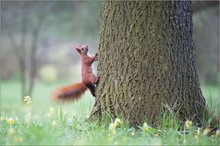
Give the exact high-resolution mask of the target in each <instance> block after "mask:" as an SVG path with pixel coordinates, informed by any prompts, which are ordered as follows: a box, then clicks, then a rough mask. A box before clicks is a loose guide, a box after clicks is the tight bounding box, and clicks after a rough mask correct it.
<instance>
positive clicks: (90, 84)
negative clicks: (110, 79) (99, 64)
mask: <svg viewBox="0 0 220 146" xmlns="http://www.w3.org/2000/svg"><path fill="white" fill-rule="evenodd" d="M75 49H76V51H77V52H78V53H79V54H80V55H81V59H82V82H80V83H75V84H72V85H69V86H64V87H61V88H58V89H57V90H55V91H53V92H52V94H51V98H52V100H54V101H63V102H65V101H76V100H78V99H80V98H81V97H82V95H83V93H84V92H85V91H86V90H87V88H89V89H90V91H91V94H92V95H93V96H94V97H95V88H96V84H97V83H98V81H99V78H98V77H97V76H96V75H95V74H94V73H93V69H92V63H93V62H94V61H97V60H98V54H97V53H96V54H95V55H94V56H93V57H90V56H89V54H88V51H89V48H88V46H87V45H80V46H77V47H76V48H75Z"/></svg>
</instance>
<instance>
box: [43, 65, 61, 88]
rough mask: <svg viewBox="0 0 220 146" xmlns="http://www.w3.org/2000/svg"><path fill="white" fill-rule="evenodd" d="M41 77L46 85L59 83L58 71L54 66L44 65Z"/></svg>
mask: <svg viewBox="0 0 220 146" xmlns="http://www.w3.org/2000/svg"><path fill="white" fill-rule="evenodd" d="M39 76H40V79H41V80H42V81H43V82H45V83H48V84H50V83H54V82H56V81H57V69H56V67H55V66H54V65H44V66H42V67H41V68H40V69H39Z"/></svg>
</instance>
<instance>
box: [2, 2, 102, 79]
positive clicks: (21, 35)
mask: <svg viewBox="0 0 220 146" xmlns="http://www.w3.org/2000/svg"><path fill="white" fill-rule="evenodd" d="M1 5H2V6H1V12H2V15H1V20H2V23H1V25H2V26H1V28H2V29H1V30H2V31H1V38H2V39H1V44H2V54H1V55H2V57H1V62H2V68H3V70H1V72H2V73H1V79H9V78H11V77H12V76H14V75H15V73H16V72H18V69H19V67H18V62H19V61H18V60H16V55H17V53H19V52H20V53H21V51H23V52H24V54H22V53H23V52H22V53H21V56H22V58H23V59H24V60H25V65H27V69H28V70H27V72H28V71H29V70H30V65H31V62H30V57H31V56H30V50H31V46H32V41H33V40H32V34H33V33H35V32H36V31H35V28H36V27H37V26H38V25H39V24H41V27H39V35H38V38H37V54H36V60H37V66H36V68H37V69H36V70H37V71H39V68H40V67H41V66H43V65H44V64H54V66H55V67H56V68H58V75H59V76H58V77H60V78H65V77H69V75H68V74H69V73H71V74H72V72H70V71H69V69H70V68H72V67H73V66H74V64H76V63H79V62H80V59H79V58H80V57H79V55H78V54H77V53H76V52H74V50H73V45H76V44H88V45H89V47H90V48H91V52H92V53H94V52H96V51H97V48H98V40H99V35H98V34H99V15H100V9H101V2H100V1H91V2H89V1H63V2H61V1H45V2H44V1H29V2H28V1H9V2H7V1H4V2H1ZM16 50H17V52H16ZM9 64H10V65H9ZM38 73H39V72H38Z"/></svg>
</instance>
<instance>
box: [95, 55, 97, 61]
mask: <svg viewBox="0 0 220 146" xmlns="http://www.w3.org/2000/svg"><path fill="white" fill-rule="evenodd" d="M97 60H98V53H96V54H95V61H97Z"/></svg>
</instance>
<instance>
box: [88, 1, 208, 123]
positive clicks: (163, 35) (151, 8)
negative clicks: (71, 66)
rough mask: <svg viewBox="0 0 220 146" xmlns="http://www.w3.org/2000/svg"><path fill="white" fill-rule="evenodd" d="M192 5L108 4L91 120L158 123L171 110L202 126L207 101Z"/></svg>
mask: <svg viewBox="0 0 220 146" xmlns="http://www.w3.org/2000/svg"><path fill="white" fill-rule="evenodd" d="M192 29H193V24H192V8H191V2H190V1H181V2H176V1H169V2H150V1H149V2H147V1H139V2H135V1H132V2H127V1H120V2H119V1H105V2H103V5H102V14H101V34H100V46H99V64H98V75H99V76H100V82H99V85H98V87H97V98H96V103H95V106H94V109H93V113H92V116H94V115H96V116H99V118H101V119H105V118H106V117H110V118H115V117H118V116H122V117H123V118H124V119H125V120H127V121H129V123H130V124H131V125H137V124H140V123H143V122H144V121H147V122H148V123H150V124H160V123H158V122H157V121H160V120H158V119H160V118H161V117H163V113H164V112H165V110H167V109H169V111H170V112H171V113H173V114H174V115H175V116H176V117H177V118H179V119H180V120H182V121H185V120H187V119H190V120H193V121H195V122H197V123H200V122H201V121H202V120H203V112H204V107H205V100H204V98H203V96H202V93H201V90H200V87H199V81H198V76H197V72H196V69H195V48H194V43H193V30H192Z"/></svg>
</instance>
